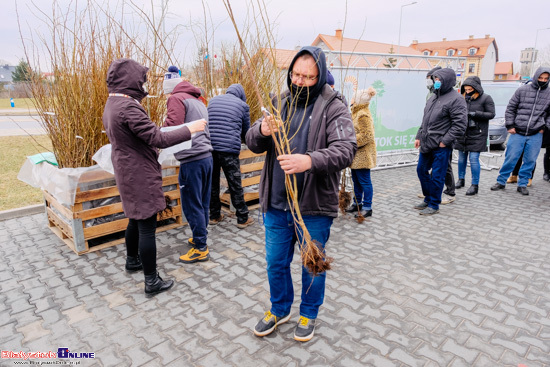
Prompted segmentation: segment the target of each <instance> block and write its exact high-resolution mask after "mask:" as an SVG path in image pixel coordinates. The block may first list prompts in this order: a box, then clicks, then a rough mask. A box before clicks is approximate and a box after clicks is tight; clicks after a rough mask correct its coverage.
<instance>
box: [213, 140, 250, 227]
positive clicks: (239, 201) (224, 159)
mask: <svg viewBox="0 0 550 367" xmlns="http://www.w3.org/2000/svg"><path fill="white" fill-rule="evenodd" d="M212 159H213V160H214V167H213V170H212V193H211V195H210V219H218V218H219V217H220V215H221V208H222V204H221V202H220V170H221V169H223V173H224V175H225V178H226V179H227V185H228V186H229V193H230V195H231V203H232V204H233V206H234V207H235V212H236V214H237V223H241V224H242V223H245V222H246V221H247V220H248V207H247V206H246V203H245V201H244V193H243V187H242V182H241V164H240V161H239V154H238V153H225V152H216V151H214V152H212Z"/></svg>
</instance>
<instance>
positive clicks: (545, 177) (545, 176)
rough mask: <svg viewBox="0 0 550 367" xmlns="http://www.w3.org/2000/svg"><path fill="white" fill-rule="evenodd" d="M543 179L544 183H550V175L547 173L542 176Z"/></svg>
mask: <svg viewBox="0 0 550 367" xmlns="http://www.w3.org/2000/svg"><path fill="white" fill-rule="evenodd" d="M542 179H543V180H544V181H550V173H545V174H544V175H542Z"/></svg>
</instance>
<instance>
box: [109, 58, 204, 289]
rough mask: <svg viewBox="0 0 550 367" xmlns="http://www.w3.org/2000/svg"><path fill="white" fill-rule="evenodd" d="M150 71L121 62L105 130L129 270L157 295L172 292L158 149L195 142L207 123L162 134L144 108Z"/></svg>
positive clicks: (113, 68) (112, 76)
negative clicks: (159, 230) (160, 244)
mask: <svg viewBox="0 0 550 367" xmlns="http://www.w3.org/2000/svg"><path fill="white" fill-rule="evenodd" d="M147 70H148V68H147V67H145V66H142V65H140V64H138V63H137V62H135V61H134V60H131V59H118V60H115V61H113V62H112V63H111V65H110V66H109V70H108V71H107V89H108V90H109V98H108V99H107V103H106V104H105V110H104V112H103V126H104V128H105V131H106V133H107V136H108V137H109V142H110V143H111V145H112V153H111V160H112V162H113V167H114V170H115V179H116V183H117V187H118V189H119V191H120V198H121V199H122V208H123V209H124V214H125V215H126V217H127V218H129V222H128V227H127V228H126V251H127V257H126V270H128V271H137V270H141V269H143V272H144V275H145V293H146V294H147V295H154V294H156V293H159V292H162V291H165V290H167V289H169V288H170V287H172V285H173V284H174V282H173V281H172V280H168V281H164V280H162V278H161V277H160V276H159V274H158V272H157V247H156V240H155V229H156V224H157V213H158V212H161V211H163V210H164V209H165V208H166V200H165V198H164V193H163V191H162V174H161V166H160V164H159V162H158V161H157V159H158V149H157V148H167V147H169V146H172V145H175V144H178V143H181V142H183V141H186V140H189V139H191V134H192V133H193V132H197V131H201V130H203V129H204V127H205V126H206V121H205V120H202V121H198V122H197V123H195V124H193V125H192V126H189V127H184V128H182V129H179V130H175V131H172V132H161V131H160V129H159V128H158V127H157V126H156V125H155V124H154V123H153V122H152V121H151V120H150V119H149V116H148V115H147V112H145V109H144V108H143V107H142V106H141V104H140V102H141V100H142V99H143V98H145V96H147V92H146V91H145V89H144V87H143V86H144V84H145V82H146V81H147Z"/></svg>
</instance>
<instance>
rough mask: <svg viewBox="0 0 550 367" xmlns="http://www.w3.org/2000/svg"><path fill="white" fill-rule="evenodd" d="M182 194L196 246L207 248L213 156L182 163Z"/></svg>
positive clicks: (182, 206) (183, 206) (182, 204)
mask: <svg viewBox="0 0 550 367" xmlns="http://www.w3.org/2000/svg"><path fill="white" fill-rule="evenodd" d="M178 181H179V184H180V194H181V208H182V210H183V214H185V218H186V219H187V222H188V223H189V227H190V228H191V231H193V242H194V243H195V247H196V248H198V249H200V250H203V249H205V248H206V238H207V236H208V230H207V229H206V226H208V211H209V209H210V189H211V186H212V184H211V182H212V157H208V158H203V159H199V160H198V161H193V162H188V163H182V164H180V175H179V177H178Z"/></svg>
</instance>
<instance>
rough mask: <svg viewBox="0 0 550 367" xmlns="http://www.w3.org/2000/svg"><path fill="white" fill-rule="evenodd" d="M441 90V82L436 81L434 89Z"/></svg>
mask: <svg viewBox="0 0 550 367" xmlns="http://www.w3.org/2000/svg"><path fill="white" fill-rule="evenodd" d="M439 88H441V81H439V80H436V81H435V82H434V89H439Z"/></svg>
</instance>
